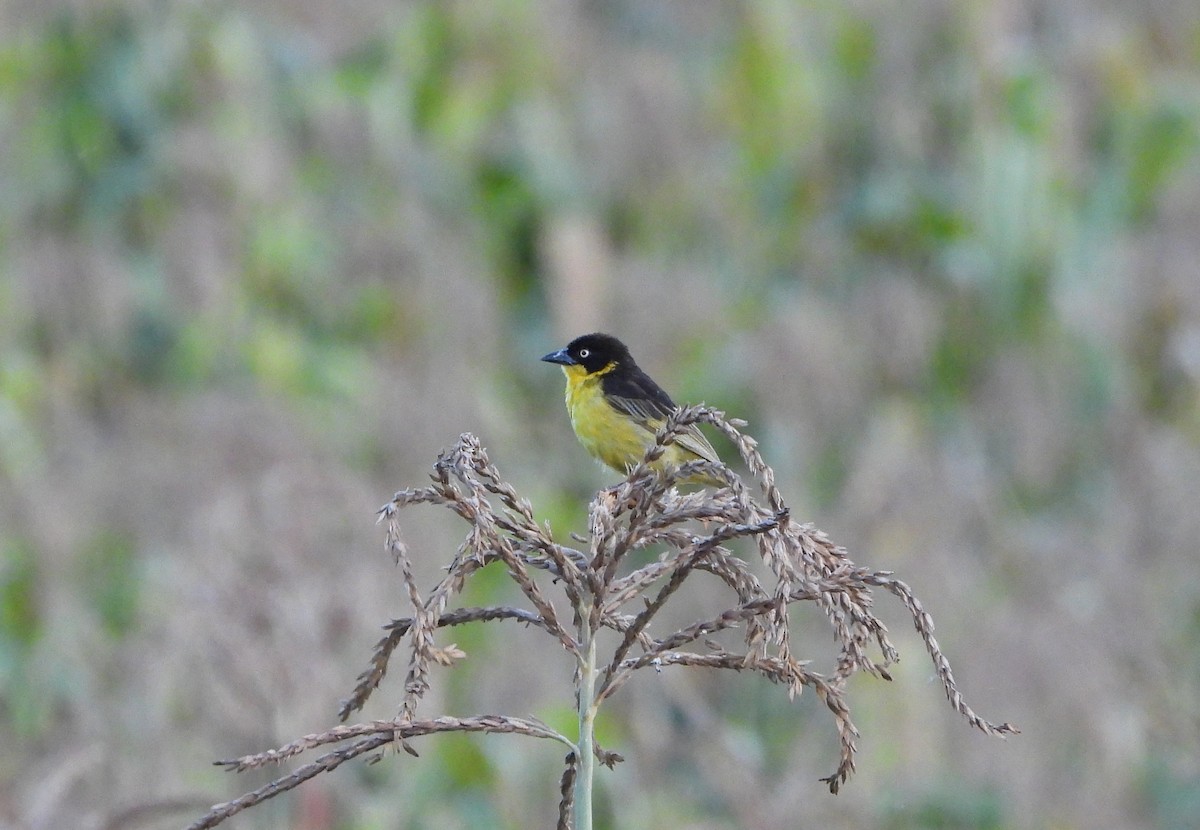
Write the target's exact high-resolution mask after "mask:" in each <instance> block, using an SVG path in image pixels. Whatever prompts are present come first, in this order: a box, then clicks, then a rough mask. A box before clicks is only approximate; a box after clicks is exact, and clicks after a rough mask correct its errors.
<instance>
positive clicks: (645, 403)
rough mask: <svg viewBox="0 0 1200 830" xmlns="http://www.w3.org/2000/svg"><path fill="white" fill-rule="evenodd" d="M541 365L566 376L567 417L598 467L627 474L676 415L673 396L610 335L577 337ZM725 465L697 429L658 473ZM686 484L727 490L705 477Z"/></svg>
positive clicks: (666, 456)
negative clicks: (551, 365)
mask: <svg viewBox="0 0 1200 830" xmlns="http://www.w3.org/2000/svg"><path fill="white" fill-rule="evenodd" d="M542 360H544V361H546V362H547V363H557V364H558V365H559V366H561V367H562V370H563V374H564V375H566V376H567V393H566V399H567V412H568V414H570V416H571V427H572V428H573V429H574V430H575V437H576V438H578V439H579V443H581V444H583V448H584V449H585V450H587V451H588V453H589V454H590V455H591V456H592V457H593V458H595V459H596V460H597V461H599V462H601V463H602V464H605V465H607V466H609V467H611V468H612V469H614V470H616V471H617V472H619V473H621V474H626V473H628V472H629V471H630V470H631V469H632V468H633V467H634V466H635V465H636V464H638V463H639V462H640V461H641V460H642V459H643V458H644V457H645V455H646V451H647V450H649V449H650V447H652V446H653V445H654V439H655V433H657V432H658V430H659V428H660V427H662V425H663V423H664V422H665V421H666V418H667V416H668V415H670V414H671V413H673V412H675V411H676V409H678V407H676V406H675V403H674V401H672V400H671V396H670V395H668V394H667V393H666V392H665V391H663V388H662V387H661V386H659V385H658V384H657V383H655V382H654V381H653V380H652V379H651V378H650V376H649V375H647V374H646V373H645V372H643V371H642V370H641V368H639V367H638V365H637V363H636V361H634V359H633V355H631V354H630V353H629V349H628V347H626V345H625V344H624V343H622V342H621V341H620V340H618V339H617V338H616V337H613V336H612V335H611V334H602V333H600V332H595V333H593V334H585V335H582V336H581V337H576V338H575V339H574V340H572V341H571V342H570V343H568V344H567V345H566V346H564V347H563V348H561V349H559V350H558V351H556V352H551V353H550V354H548V355H545V356H544V357H543V358H542ZM697 460H703V461H710V462H712V463H714V464H719V463H720V462H721V459H720V458H719V457H718V456H717V451H716V450H714V449H713V446H712V444H710V443H709V442H708V439H707V438H705V437H704V435H703V433H701V432H700V430H699V428H697V426H696V425H695V424H690V425H688V426H687V427H686V428H684V430H683V431H682V432H680V433H679V434H678V435H677V436H676V437H675V441H674V443H672V444H669V445H667V447H666V448H665V451H664V452H663V454H662V457H661V458H659V459H658V460H657V461H656V462H654V463H653V464H652V465H651V466H652V467H653V468H655V469H665V468H672V469H674V468H678V467H680V466H681V465H683V464H685V463H687V462H689V461H697ZM681 481H682V482H684V483H688V484H708V485H712V486H717V487H720V486H723V485H724V484H725V481H724V480H722V479H720V478H717V477H716V476H713V475H710V474H707V473H696V474H693V475H690V476H687V477H686V478H684V479H681Z"/></svg>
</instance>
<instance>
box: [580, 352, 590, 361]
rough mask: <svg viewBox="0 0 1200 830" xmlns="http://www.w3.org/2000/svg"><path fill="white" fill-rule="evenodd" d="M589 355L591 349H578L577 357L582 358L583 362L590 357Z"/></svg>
mask: <svg viewBox="0 0 1200 830" xmlns="http://www.w3.org/2000/svg"><path fill="white" fill-rule="evenodd" d="M591 354H592V350H591V349H580V350H579V356H580V357H582V358H584V359H585V360H586V359H587V358H589V357H591Z"/></svg>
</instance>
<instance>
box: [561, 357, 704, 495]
mask: <svg viewBox="0 0 1200 830" xmlns="http://www.w3.org/2000/svg"><path fill="white" fill-rule="evenodd" d="M563 373H564V374H565V375H566V376H567V395H566V399H567V411H568V412H569V413H570V415H571V427H572V429H574V430H575V436H576V437H577V438H578V439H579V443H581V444H583V448H584V449H586V450H587V451H588V453H589V454H590V455H591V456H592V457H593V458H595V459H596V460H597V461H600V462H602V463H604V464H606V465H608V466H609V467H612V468H613V469H614V470H616V471H617V472H619V473H626V472H628V471H629V469H630V468H631V467H632V466H633V465H635V464H637V463H638V462H639V461H641V460H642V458H643V457H644V456H645V455H646V451H647V450H648V449H650V447H651V446H652V445H653V444H654V430H656V429H657V428H658V425H657V424H653V425H652V426H653V429H648V428H647V427H646V426H643V425H642V424H640V423H638V422H637V421H635V420H633V419H632V418H629V417H628V416H626V415H624V414H622V413H620V412H618V411H617V410H615V409H613V408H612V406H610V405H609V403H608V401H606V400H605V399H604V392H603V391H602V390H601V388H600V382H601V378H602V376H603V371H601V372H594V373H592V374H590V375H589V374H588V373H587V372H586V371H585V370H584V368H583V367H582V366H564V367H563ZM696 457H697V456H696V455H695V454H694V453H690V452H688V451H687V450H684V449H683V448H682V447H679V446H678V445H671V446H669V447H668V448H667V451H666V452H665V453H664V454H663V457H662V459H661V460H660V462H659V465H660V466H661V465H663V464H665V465H667V466H670V467H678V466H679V465H681V464H683V463H684V462H686V461H690V460H692V459H695V458H696Z"/></svg>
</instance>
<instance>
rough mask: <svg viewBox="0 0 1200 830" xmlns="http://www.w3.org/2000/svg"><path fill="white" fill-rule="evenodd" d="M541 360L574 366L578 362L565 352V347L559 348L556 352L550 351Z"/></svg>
mask: <svg viewBox="0 0 1200 830" xmlns="http://www.w3.org/2000/svg"><path fill="white" fill-rule="evenodd" d="M542 360H544V361H546V362H547V363H558V364H560V365H562V366H574V365H575V364H576V363H578V362H579V361H577V360H576V359H575V358H573V357H571V356H570V355H569V354H567V350H566V349H559V350H558V351H557V352H550V354H548V355H546V356H545V357H543V358H542Z"/></svg>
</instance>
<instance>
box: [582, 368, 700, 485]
mask: <svg viewBox="0 0 1200 830" xmlns="http://www.w3.org/2000/svg"><path fill="white" fill-rule="evenodd" d="M603 384H604V397H605V400H607V401H608V402H609V404H610V405H611V406H612V407H613V409H615V410H617V411H618V412H620V413H622V414H623V415H626V416H628V417H630V418H632V419H633V420H635V421H637V422H638V423H639V424H640V425H641V426H642V427H644V428H645V429H646V430H648V431H650V432H657V431H658V430H659V428H660V427H661V426H662V425H663V421H665V420H666V418H667V416H668V415H670V414H671V413H672V412H674V411H675V410H676V409H677V407H676V406H675V402H674V401H672V400H671V396H670V395H668V394H667V393H666V392H665V391H664V390H663V388H662V387H661V386H659V385H658V384H657V383H655V382H654V381H653V380H652V379H651V378H650V376H649V375H647V374H646V373H645V372H643V371H642V370H641V369H635V370H634V371H632V372H629V373H626V374H617V373H614V374H612V375H608V376H605V377H604V378H603ZM675 443H676V444H678V445H679V446H680V447H681V448H683V449H685V450H688V451H689V452H692V453H694V454H695V455H697V456H699V457H700V458H702V459H704V460H705V461H712V462H714V463H719V462H720V458H719V457H718V456H717V451H716V450H714V449H713V446H712V444H710V443H709V442H708V439H707V438H705V437H704V433H702V432H701V431H700V430H699V428H698V427H697V426H696V425H695V424H691V425H689V426H688V427H687V428H686V429H685V430H684V431H683V432H682V433H680V435H679V437H678V438H676V439H675Z"/></svg>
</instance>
